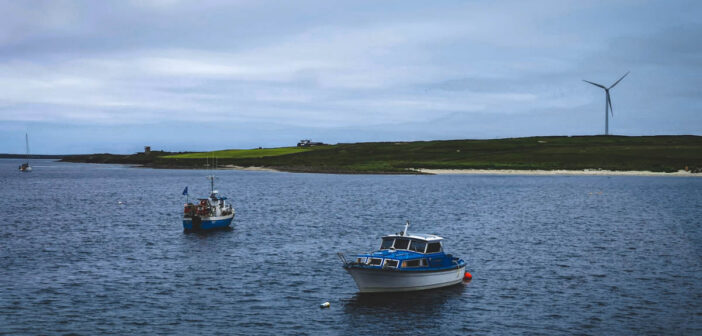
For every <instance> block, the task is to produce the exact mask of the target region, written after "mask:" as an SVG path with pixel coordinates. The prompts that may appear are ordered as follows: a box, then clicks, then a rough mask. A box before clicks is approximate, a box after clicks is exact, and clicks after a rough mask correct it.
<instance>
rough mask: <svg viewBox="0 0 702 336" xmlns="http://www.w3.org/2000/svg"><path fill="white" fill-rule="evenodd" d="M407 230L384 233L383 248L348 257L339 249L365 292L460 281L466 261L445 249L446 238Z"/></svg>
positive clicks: (422, 287) (437, 285) (443, 285)
mask: <svg viewBox="0 0 702 336" xmlns="http://www.w3.org/2000/svg"><path fill="white" fill-rule="evenodd" d="M408 227H409V222H407V224H406V225H405V229H404V231H403V232H400V233H397V234H392V235H387V236H384V237H383V240H382V243H381V244H380V249H379V250H377V251H374V252H371V253H365V254H357V255H353V256H352V258H347V257H346V256H345V255H344V254H342V253H339V254H338V255H339V258H340V259H341V261H342V262H343V267H344V269H345V270H346V271H347V272H348V273H349V274H351V276H352V277H353V280H354V281H355V282H356V285H357V286H358V289H359V291H360V292H361V293H370V292H405V291H416V290H424V289H431V288H439V287H445V286H451V285H455V284H458V283H460V282H461V281H462V280H463V279H464V276H467V275H466V273H465V270H466V262H465V261H463V260H462V259H460V258H457V257H454V256H452V255H450V254H446V253H444V250H443V245H442V240H443V238H441V237H439V236H436V235H431V234H408V233H407V228H408Z"/></svg>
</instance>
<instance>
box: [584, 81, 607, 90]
mask: <svg viewBox="0 0 702 336" xmlns="http://www.w3.org/2000/svg"><path fill="white" fill-rule="evenodd" d="M583 82H586V83H590V84H592V85H594V86H599V87H601V88H603V89H605V90H607V88H606V87H605V86H604V85H601V84H597V83H593V82H591V81H586V80H584V79H583Z"/></svg>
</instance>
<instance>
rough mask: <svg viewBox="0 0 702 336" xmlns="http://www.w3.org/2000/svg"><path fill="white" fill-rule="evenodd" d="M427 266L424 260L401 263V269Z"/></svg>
mask: <svg viewBox="0 0 702 336" xmlns="http://www.w3.org/2000/svg"><path fill="white" fill-rule="evenodd" d="M427 265H429V263H428V262H427V260H426V259H412V260H405V261H403V262H402V267H426V266H427Z"/></svg>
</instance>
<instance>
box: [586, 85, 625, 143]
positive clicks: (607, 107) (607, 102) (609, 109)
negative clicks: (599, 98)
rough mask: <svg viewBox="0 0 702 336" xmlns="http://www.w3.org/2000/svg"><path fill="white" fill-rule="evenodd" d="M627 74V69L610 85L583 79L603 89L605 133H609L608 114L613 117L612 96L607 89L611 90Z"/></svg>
mask: <svg viewBox="0 0 702 336" xmlns="http://www.w3.org/2000/svg"><path fill="white" fill-rule="evenodd" d="M628 74H629V71H627V72H626V73H625V74H624V76H622V77H621V78H619V79H618V80H617V81H616V82H614V84H612V85H611V86H610V87H606V86H604V85H602V84H597V83H593V82H591V81H586V80H584V79H583V82H586V83H590V84H592V85H594V86H598V87H601V88H603V89H604V90H605V135H609V114H610V113H611V114H612V118H614V111H613V110H612V98H611V97H610V96H609V90H611V89H612V88H613V87H614V86H615V85H617V84H619V82H621V81H622V79H624V77H626V75H628Z"/></svg>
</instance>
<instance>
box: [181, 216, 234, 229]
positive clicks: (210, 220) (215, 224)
mask: <svg viewBox="0 0 702 336" xmlns="http://www.w3.org/2000/svg"><path fill="white" fill-rule="evenodd" d="M233 219H234V214H231V215H227V216H218V217H202V218H201V219H200V222H199V223H198V222H197V219H196V220H195V225H193V218H183V230H185V231H206V230H215V229H222V228H226V227H229V226H230V225H231V224H232V220H233Z"/></svg>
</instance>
